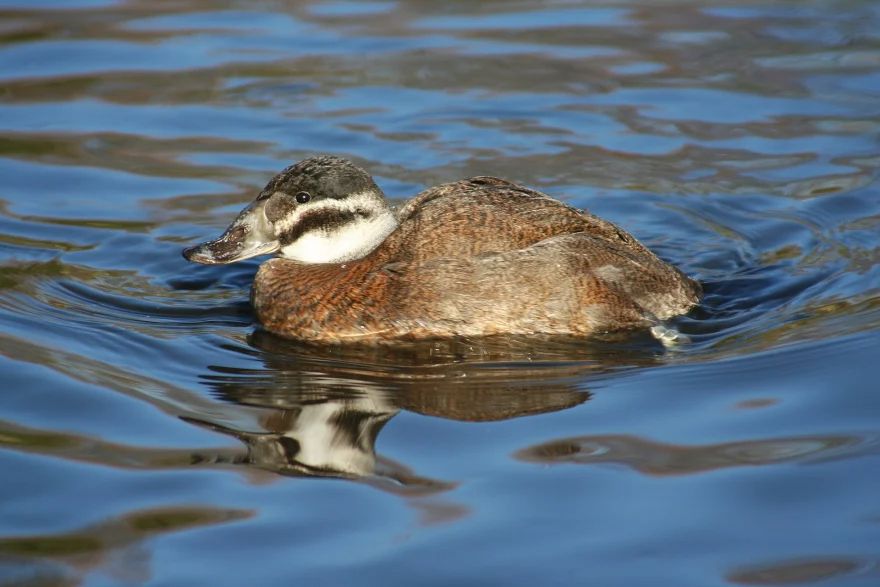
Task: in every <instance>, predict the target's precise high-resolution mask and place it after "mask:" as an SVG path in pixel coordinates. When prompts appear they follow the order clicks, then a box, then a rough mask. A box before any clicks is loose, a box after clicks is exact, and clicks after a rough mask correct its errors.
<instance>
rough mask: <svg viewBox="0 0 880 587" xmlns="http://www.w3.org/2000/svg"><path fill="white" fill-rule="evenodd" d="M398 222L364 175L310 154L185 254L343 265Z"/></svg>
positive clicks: (196, 258)
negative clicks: (276, 256)
mask: <svg viewBox="0 0 880 587" xmlns="http://www.w3.org/2000/svg"><path fill="white" fill-rule="evenodd" d="M396 226H397V221H396V218H395V216H394V213H393V212H392V211H391V209H390V208H389V207H388V204H387V203H386V201H385V197H384V195H383V194H382V190H380V189H379V187H378V186H377V185H376V183H375V182H374V181H373V178H372V177H370V174H368V173H367V172H366V171H364V170H363V169H361V168H360V167H358V166H356V165H354V164H353V163H351V162H350V161H348V160H346V159H342V158H341V157H333V156H321V157H313V158H310V159H305V160H303V161H300V162H299V163H296V164H295V165H291V166H290V167H288V168H287V169H285V170H284V171H282V172H281V173H279V174H278V175H276V176H275V177H273V178H272V180H271V181H270V182H269V183H268V184H267V185H266V187H265V188H264V189H263V191H261V192H260V195H258V196H257V198H256V199H255V200H254V201H253V202H251V204H250V205H249V206H248V207H247V208H245V209H244V210H242V211H241V213H240V214H239V215H238V217H237V218H236V219H235V220H234V221H233V222H232V224H231V225H229V228H227V229H226V231H225V232H224V233H223V234H222V235H220V237H219V238H217V239H215V240H212V241H208V242H205V243H202V244H200V245H196V246H194V247H189V248H187V249H184V251H183V256H184V257H185V258H186V259H187V260H188V261H193V262H195V263H204V264H207V265H214V264H219V263H234V262H236V261H241V260H242V259H249V258H250V257H255V256H257V255H265V254H269V253H278V254H279V256H281V257H285V258H288V259H293V260H295V261H300V262H303V263H341V262H344V261H350V260H352V259H358V258H360V257H363V256H364V255H366V254H367V253H369V252H370V251H372V250H373V249H374V248H376V247H377V246H378V245H379V244H380V243H381V242H382V241H383V240H385V237H387V236H388V234H390V233H391V231H393V230H394V228H395V227H396Z"/></svg>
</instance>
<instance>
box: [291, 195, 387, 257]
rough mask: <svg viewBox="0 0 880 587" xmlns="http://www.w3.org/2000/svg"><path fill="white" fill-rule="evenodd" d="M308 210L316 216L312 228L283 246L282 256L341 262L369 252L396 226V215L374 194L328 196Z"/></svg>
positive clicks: (306, 221)
mask: <svg viewBox="0 0 880 587" xmlns="http://www.w3.org/2000/svg"><path fill="white" fill-rule="evenodd" d="M380 197H381V196H380ZM309 214H312V215H314V216H315V223H314V224H315V228H314V229H311V230H307V231H306V232H304V233H303V234H302V235H301V236H299V238H297V239H296V240H295V241H294V242H292V243H290V244H287V245H284V246H282V247H281V250H280V256H281V257H284V258H285V259H292V260H294V261H299V262H301V263H344V262H346V261H352V260H354V259H360V258H361V257H364V256H366V255H368V254H369V253H370V252H372V251H373V249H375V248H376V247H378V246H379V245H380V244H382V242H383V241H384V240H385V239H386V238H387V237H388V235H389V234H391V233H392V232H393V231H394V229H395V228H397V216H396V215H395V214H394V212H393V211H392V210H391V209H390V208H388V206H387V205H386V204H385V202H384V200H379V201H377V200H376V199H375V196H374V195H373V194H364V197H362V198H359V197H357V195H354V196H349V197H347V198H345V199H344V200H331V201H329V202H328V204H327V205H325V206H322V207H320V208H316V209H312V210H310V212H309ZM303 220H305V223H306V224H307V223H308V220H307V219H305V218H304V219H300V221H303Z"/></svg>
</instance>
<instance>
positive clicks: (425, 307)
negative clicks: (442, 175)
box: [183, 155, 702, 344]
mask: <svg viewBox="0 0 880 587" xmlns="http://www.w3.org/2000/svg"><path fill="white" fill-rule="evenodd" d="M267 254H273V255H275V256H274V257H273V258H271V259H268V260H267V261H265V262H263V263H262V264H261V265H260V266H259V269H258V270H257V272H256V275H255V276H254V281H253V286H252V288H251V295H250V300H251V304H252V306H253V309H254V312H255V315H256V318H257V319H258V321H259V322H260V324H261V325H262V326H263V328H264V329H266V330H267V331H269V332H271V333H273V334H275V335H279V336H281V337H284V338H289V339H295V340H298V341H304V342H311V343H345V342H349V341H357V342H365V343H368V344H372V343H380V342H388V341H392V342H393V341H417V340H429V339H442V338H451V337H453V338H454V337H463V338H470V337H490V336H494V335H516V336H520V335H524V336H530V335H540V336H554V335H559V336H566V337H569V336H573V337H578V338H580V337H584V338H590V337H601V336H603V335H613V334H619V333H626V332H632V331H637V330H649V331H651V332H653V333H654V334H655V336H657V337H658V338H660V337H661V336H662V334H658V333H663V332H667V330H665V329H664V328H663V324H664V322H665V321H667V320H669V319H670V318H672V317H675V316H678V315H682V314H685V313H687V312H688V311H689V310H691V309H692V308H694V307H695V306H696V305H697V304H698V303H699V301H700V296H701V293H702V290H701V286H700V284H699V282H697V281H696V280H693V279H691V278H689V277H687V276H686V275H685V274H684V273H682V272H681V271H680V270H679V269H677V268H675V267H673V266H672V265H670V264H668V263H666V262H665V261H663V260H661V259H660V258H659V257H657V255H655V254H654V253H652V252H651V251H650V250H648V248H647V247H645V246H644V245H643V244H642V243H640V242H639V241H638V240H637V239H636V238H635V237H633V236H632V235H631V234H629V233H628V232H626V231H625V230H623V229H622V228H620V227H618V226H617V225H615V224H613V223H611V222H608V221H607V220H603V219H601V218H599V217H598V216H595V215H593V214H591V213H589V212H587V211H584V210H579V209H576V208H574V207H572V206H569V205H567V204H565V203H563V202H561V201H559V200H557V199H554V198H552V197H550V196H548V195H546V194H544V193H541V192H539V191H537V190H533V189H530V188H528V187H525V186H522V185H518V184H516V183H513V182H511V181H507V180H505V179H500V178H497V177H490V176H479V177H472V178H470V179H463V180H459V181H454V182H452V183H445V184H442V185H438V186H435V187H430V188H428V189H426V190H424V191H422V192H420V193H419V194H417V195H416V196H415V197H414V198H413V199H411V200H409V201H408V202H406V203H405V204H403V205H401V206H399V207H398V208H395V207H393V206H391V205H390V204H389V202H388V200H387V199H386V197H385V194H384V193H383V191H382V190H381V189H380V188H379V186H378V185H377V184H376V182H375V181H374V180H373V178H372V177H371V176H370V174H369V173H368V172H367V171H366V170H364V169H363V168H361V167H359V166H357V165H355V164H354V163H352V162H351V161H349V160H347V159H345V158H342V157H338V156H334V155H320V156H315V157H310V158H307V159H304V160H302V161H299V162H298V163H295V164H293V165H291V166H289V167H287V168H285V169H284V170H282V171H281V172H280V173H278V174H277V175H275V176H274V177H273V178H272V179H271V180H270V181H269V183H268V184H267V185H266V187H265V188H263V190H262V191H261V192H260V193H259V195H257V197H256V198H255V199H254V200H253V201H252V202H251V203H250V204H249V205H247V206H246V207H245V208H244V209H243V210H242V211H241V212H240V213H239V214H238V216H237V217H236V218H235V219H234V220H233V221H232V223H231V224H230V225H229V227H228V228H227V229H226V230H225V231H224V232H223V233H222V234H221V235H220V236H219V237H218V238H216V239H214V240H209V241H207V242H204V243H201V244H198V245H195V246H192V247H188V248H186V249H184V251H183V256H184V257H185V258H186V259H187V260H188V261H191V262H194V263H201V264H207V265H214V264H226V263H235V262H238V261H242V260H245V259H250V258H252V257H256V256H260V255H267Z"/></svg>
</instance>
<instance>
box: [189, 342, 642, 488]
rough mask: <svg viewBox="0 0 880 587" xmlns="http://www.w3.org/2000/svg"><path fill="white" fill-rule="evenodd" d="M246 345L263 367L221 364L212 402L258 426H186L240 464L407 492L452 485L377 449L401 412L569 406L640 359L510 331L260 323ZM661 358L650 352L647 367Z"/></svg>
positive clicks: (497, 412) (496, 413)
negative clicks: (220, 436) (491, 334)
mask: <svg viewBox="0 0 880 587" xmlns="http://www.w3.org/2000/svg"><path fill="white" fill-rule="evenodd" d="M250 342H251V344H252V345H253V346H254V347H255V348H256V349H259V351H260V353H259V355H257V356H259V357H260V358H261V360H262V361H263V363H264V368H263V369H259V370H243V369H232V368H224V367H220V366H215V367H213V368H212V372H211V373H209V374H205V375H204V376H203V377H202V378H203V380H204V382H205V383H206V384H207V385H208V387H209V388H210V389H211V392H212V394H213V395H214V396H215V397H217V398H219V399H222V400H224V401H226V402H231V403H234V404H237V405H242V406H248V407H251V408H258V409H259V410H260V411H261V415H260V416H259V417H258V420H259V424H260V426H261V427H262V430H260V431H248V430H242V429H235V428H232V427H229V426H227V425H224V424H221V423H219V422H211V421H210V420H207V419H195V418H187V421H190V422H193V423H196V424H200V425H203V426H207V427H209V428H211V429H213V430H215V431H218V432H221V433H224V434H228V435H230V436H232V437H234V438H236V439H237V440H239V441H241V442H243V443H244V444H245V445H246V447H247V456H246V457H245V458H244V459H235V460H234V462H236V463H237V464H246V465H248V466H252V467H256V468H259V469H262V470H268V471H272V472H275V473H279V474H283V475H294V476H318V477H325V476H331V477H341V478H345V479H352V480H360V481H365V482H368V483H370V484H373V485H376V486H378V487H380V488H382V489H385V490H389V491H393V492H395V493H400V494H404V495H416V494H425V493H430V492H438V491H445V490H447V489H450V488H452V487H454V486H455V482H453V481H439V480H432V479H428V478H426V477H423V476H419V475H416V474H414V473H412V472H411V471H410V470H409V469H408V468H407V467H405V466H404V465H402V464H399V463H396V462H395V461H393V460H391V459H388V458H386V457H383V456H381V455H376V452H375V444H376V439H377V437H378V435H379V433H380V432H381V430H382V428H383V426H385V424H387V423H388V421H389V420H390V419H391V418H393V417H394V416H395V415H396V414H397V413H398V412H399V411H400V410H408V411H411V412H416V413H419V414H425V415H430V416H433V417H439V418H446V419H452V420H462V421H474V422H485V421H495V420H504V419H509V418H516V417H521V416H528V415H534V414H539V413H545V412H553V411H559V410H564V409H568V408H571V407H574V406H577V405H579V404H581V403H583V402H585V401H586V400H587V399H588V398H589V393H588V392H587V391H586V390H585V389H584V388H583V377H584V375H585V374H587V373H600V372H602V370H603V369H604V370H611V369H614V368H622V367H623V366H632V365H633V364H634V362H637V361H638V360H639V356H640V355H639V353H638V352H627V351H625V350H624V349H623V348H617V349H616V351H615V350H614V347H613V345H605V346H602V347H601V348H602V350H603V353H604V360H603V361H601V362H600V361H598V360H597V359H596V355H595V352H596V349H592V350H593V354H591V353H590V350H591V349H590V348H589V347H587V346H585V345H584V344H583V343H582V342H577V343H575V342H572V341H563V340H558V339H557V340H554V339H543V340H541V341H535V340H534V339H533V340H526V339H520V340H517V339H513V338H510V337H498V338H494V339H485V340H444V341H431V342H418V343H401V344H395V345H388V346H379V347H377V346H363V347H353V346H337V347H325V346H313V345H306V344H302V343H296V342H292V341H288V340H284V339H281V338H278V337H275V336H273V335H271V334H268V333H265V332H263V331H260V330H258V331H257V332H255V333H254V334H253V335H252V336H251V338H250ZM536 342H540V343H541V346H540V347H538V346H537V345H536ZM648 348H650V347H648ZM536 349H537V350H536ZM631 350H632V349H631ZM562 356H565V357H567V361H561V360H560V357H562ZM614 357H616V358H617V364H616V365H615V364H614V363H613V362H611V361H612V358H614ZM653 357H654V354H653V352H649V351H647V350H643V351H642V354H641V360H642V361H643V362H651V361H652V360H654V359H653ZM551 358H552V359H553V360H551ZM588 358H589V359H588Z"/></svg>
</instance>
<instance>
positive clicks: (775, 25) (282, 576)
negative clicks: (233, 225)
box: [0, 0, 880, 586]
mask: <svg viewBox="0 0 880 587" xmlns="http://www.w3.org/2000/svg"><path fill="white" fill-rule="evenodd" d="M878 31H880V5H878V4H877V3H876V2H871V1H868V0H865V1H862V2H859V1H843V0H841V1H812V2H781V1H778V2H764V3H757V2H749V1H743V2H727V3H721V2H717V3H716V2H699V1H676V0H670V1H668V2H662V3H661V2H654V1H653V0H652V1H648V0H618V1H614V2H612V1H610V0H609V1H607V2H600V3H592V2H580V3H579V2H574V1H569V2H565V1H557V2H529V1H519V2H480V3H476V2H455V3H437V2H427V1H418V0H410V1H403V0H401V1H399V2H394V1H391V2H368V3H362V2H324V3H319V2H282V1H280V0H276V1H274V2H260V3H251V2H217V1H207V0H206V1H199V2H196V1H194V0H180V1H178V2H172V3H149V2H137V1H135V0H118V1H113V0H104V1H101V0H93V1H89V0H70V1H66V2H61V1H51V0H41V1H39V2H32V1H25V0H2V1H0V129H2V135H0V374H2V381H3V385H2V392H0V467H2V471H3V474H2V479H3V482H2V483H0V584H3V585H7V584H8V585H12V584H14V585H34V586H35V585H72V584H79V585H89V586H98V585H185V584H212V585H218V586H219V585H238V584H253V585H290V584H295V583H296V584H305V585H309V584H318V583H319V582H321V583H320V584H340V585H344V584H364V585H367V584H373V585H416V584H418V585H448V584H479V585H539V584H540V585H544V584H562V585H567V584H597V585H627V586H631V585H657V584H668V585H679V586H687V585H694V586H706V585H730V584H742V585H754V584H758V585H773V584H807V583H810V584H813V583H816V584H821V585H834V586H838V585H840V586H856V585H858V586H861V585H877V584H880V501H878V498H877V496H878V495H880V468H878V465H880V457H878V454H880V425H878V422H880V397H878V392H877V380H878V377H880V368H878V357H880V179H878V177H880V174H878V169H880V148H878V137H880V35H878ZM315 152H332V153H337V154H341V155H345V156H348V157H350V158H353V159H354V160H356V161H358V162H359V163H361V164H363V165H365V166H366V167H367V168H369V169H370V170H371V171H372V172H373V173H374V174H375V176H376V178H377V180H378V182H379V183H380V185H381V186H382V187H383V188H384V189H385V190H386V192H387V193H388V194H389V195H390V196H392V197H395V198H405V197H408V196H411V195H413V194H414V193H416V192H417V191H418V190H420V189H421V188H423V187H425V186H429V185H434V184H436V183H439V182H441V181H446V180H452V179H458V178H461V177H467V176H470V175H487V174H492V175H499V176H503V177H507V178H510V179H513V180H516V181H519V182H522V183H525V184H528V185H531V186H535V187H538V188H539V189H542V190H544V191H546V192H548V193H550V194H553V195H554V196H557V197H560V198H562V199H564V200H566V201H568V202H570V203H572V204H574V205H577V206H581V207H587V208H589V209H591V210H592V211H594V212H596V213H598V214H600V215H602V216H604V217H606V218H608V219H610V220H612V221H614V222H617V223H619V224H621V225H622V226H623V227H625V228H626V229H627V230H629V231H631V232H632V233H633V234H635V235H636V236H638V237H639V238H640V239H642V240H643V241H644V242H645V243H647V244H648V245H649V246H651V247H652V248H653V249H654V250H656V251H657V252H658V253H659V254H661V255H662V256H663V257H664V258H666V259H668V260H669V261H671V262H673V263H674V264H676V265H678V266H680V267H681V268H682V269H683V270H685V271H686V272H688V273H689V274H691V275H693V276H695V277H697V278H699V279H700V280H701V281H702V282H703V283H704V284H705V288H706V291H707V295H706V298H705V303H704V304H703V305H702V306H701V308H699V310H697V311H695V312H694V313H692V314H691V315H690V316H688V317H686V318H683V319H681V320H679V321H678V323H677V327H678V328H679V330H681V331H682V332H683V333H685V334H687V335H688V336H689V337H690V341H691V342H690V343H688V344H684V345H680V346H678V347H675V348H671V349H664V348H663V347H662V346H659V345H657V344H653V343H651V341H650V340H648V339H646V338H645V337H636V338H634V339H633V340H630V341H624V342H621V343H614V344H610V343H608V344H600V343H596V344H583V343H578V342H573V341H559V340H556V341H529V340H515V341H510V340H504V339H498V340H489V341H451V342H448V343H444V344H439V343H438V344H436V345H409V346H404V347H401V348H395V349H370V348H359V349H357V348H355V349H329V350H328V349H316V348H310V347H307V346H302V345H295V344H292V343H288V342H284V341H282V340H279V339H277V338H274V337H272V336H270V335H267V334H265V333H263V332H261V331H260V330H259V329H257V328H256V325H255V324H254V320H253V316H252V314H251V312H250V309H249V307H248V304H247V289H248V287H249V285H250V282H251V280H252V278H253V274H254V272H255V270H256V267H257V265H258V261H251V262H246V263H244V264H241V265H236V266H229V267H202V266H194V265H189V264H187V263H186V262H185V261H184V260H183V259H182V258H181V257H180V250H181V248H182V247H183V246H185V245H188V244H192V243H194V242H197V241H200V240H204V239H205V238H208V237H211V236H214V235H216V234H217V232H218V231H219V230H220V229H222V228H223V227H225V226H226V224H227V223H228V221H229V220H230V219H231V218H232V217H233V215H234V214H235V213H236V212H237V210H238V209H240V208H241V206H242V204H243V203H244V202H246V201H249V200H250V199H251V198H252V197H253V196H254V194H255V193H256V191H257V190H258V189H260V188H261V187H262V186H263V185H264V183H265V182H266V181H267V180H268V178H269V177H271V175H272V174H273V173H275V172H276V171H278V170H279V169H281V168H282V167H284V166H286V165H287V164H289V163H290V162H292V161H295V160H297V159H300V158H302V157H304V156H307V155H309V154H312V153H315Z"/></svg>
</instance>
